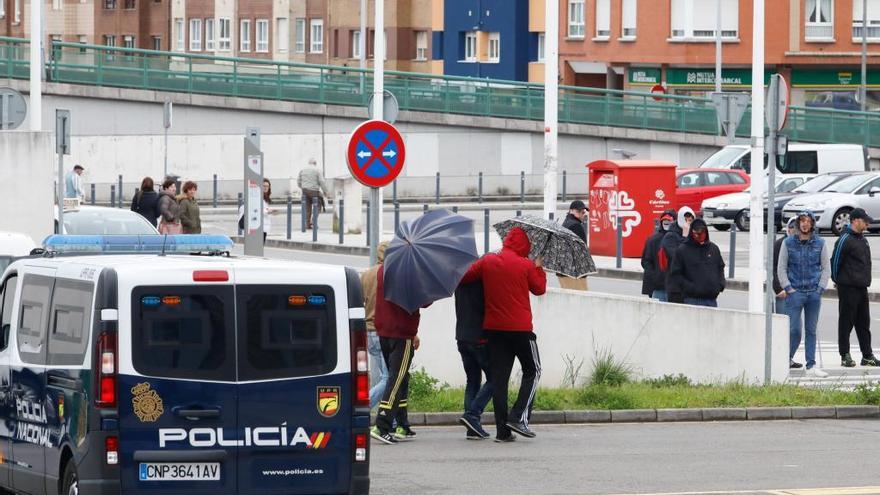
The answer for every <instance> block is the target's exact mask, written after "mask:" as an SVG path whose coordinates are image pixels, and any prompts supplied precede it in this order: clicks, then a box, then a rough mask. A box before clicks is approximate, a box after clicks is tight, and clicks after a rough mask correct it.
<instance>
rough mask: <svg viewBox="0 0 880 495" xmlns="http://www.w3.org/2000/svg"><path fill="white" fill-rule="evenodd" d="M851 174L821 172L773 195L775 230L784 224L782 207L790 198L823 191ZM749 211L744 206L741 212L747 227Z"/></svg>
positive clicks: (765, 221) (765, 223)
mask: <svg viewBox="0 0 880 495" xmlns="http://www.w3.org/2000/svg"><path fill="white" fill-rule="evenodd" d="M850 175H852V172H835V173H832V174H822V175H817V176H815V177H813V178H812V179H810V180H808V181H807V182H805V183H804V185H802V186H798V187H797V188H795V189H794V190H793V191H791V192H788V193H785V194H778V195H776V196H774V197H773V202H774V203H775V206H774V210H775V213H774V215H773V216H774V219H775V220H776V230H777V231H778V230H781V229H782V228H783V227H784V226H785V225H784V223H783V221H782V209H783V208H785V205H786V204H788V202H789V201H791V200H792V199H794V198H796V197H798V196H802V195H804V194H813V193H817V192H820V191H824V190H825V189H827V188H828V187H831V185H832V184H836V183H837V182H838V181H840V180H843V179H845V178H847V177H849V176H850ZM763 207H764V209H765V210H766V208H767V203H766V202H765V203H764V205H763ZM750 213H751V211H750V210H749V209H748V208H746V210H745V211H744V212H743V218H744V220H745V221H746V227H748V221H749V215H750ZM764 225H767V217H766V216H765V217H764Z"/></svg>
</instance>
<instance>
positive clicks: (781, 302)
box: [773, 218, 797, 315]
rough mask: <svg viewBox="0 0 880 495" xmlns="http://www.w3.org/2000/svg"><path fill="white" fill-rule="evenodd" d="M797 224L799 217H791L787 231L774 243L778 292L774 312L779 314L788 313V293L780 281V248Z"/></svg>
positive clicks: (774, 268) (774, 271)
mask: <svg viewBox="0 0 880 495" xmlns="http://www.w3.org/2000/svg"><path fill="white" fill-rule="evenodd" d="M796 224H797V218H789V219H788V224H787V225H786V227H785V233H784V234H783V235H782V236H781V237H780V238H779V239H776V242H774V243H773V293H774V294H776V301H775V302H776V304H775V306H776V307H775V308H774V311H773V312H774V313H776V314H778V315H784V314H786V313H785V297H786V295H787V294H786V292H785V290H784V289H783V288H782V284H781V283H779V250H780V249H781V248H782V243H783V242H785V239H787V238H789V237H791V236H793V235H794V232H795V225H796Z"/></svg>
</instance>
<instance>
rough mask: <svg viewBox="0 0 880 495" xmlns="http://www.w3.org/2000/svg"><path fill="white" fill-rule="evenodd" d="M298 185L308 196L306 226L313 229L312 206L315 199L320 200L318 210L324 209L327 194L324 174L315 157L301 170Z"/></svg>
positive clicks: (305, 195)
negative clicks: (322, 193)
mask: <svg viewBox="0 0 880 495" xmlns="http://www.w3.org/2000/svg"><path fill="white" fill-rule="evenodd" d="M296 185H297V186H299V188H300V190H301V191H302V197H303V198H306V226H307V227H308V228H309V229H311V228H312V227H313V225H312V206H313V203H314V201H315V199H317V200H318V208H319V210H318V212H319V213H320V212H321V210H323V209H324V196H322V195H321V192H322V191H323V192H324V195H326V194H327V184H325V183H324V176H323V175H322V174H321V171H320V170H318V162H317V161H316V160H315V159H314V158H310V159H309V166H308V167H306V168H304V169H302V170H300V171H299V176H298V177H297V179H296Z"/></svg>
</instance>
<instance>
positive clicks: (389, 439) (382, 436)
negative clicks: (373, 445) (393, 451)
mask: <svg viewBox="0 0 880 495" xmlns="http://www.w3.org/2000/svg"><path fill="white" fill-rule="evenodd" d="M370 436H371V437H373V438H375V439H376V440H378V441H380V442H382V443H385V444H388V445H394V444H396V443H398V442H397V439H396V438H394V435H392V434H391V433H390V432H387V433H382V432H381V431H379V427H377V426H374V427H373V428H372V429H370Z"/></svg>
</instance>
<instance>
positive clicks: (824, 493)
mask: <svg viewBox="0 0 880 495" xmlns="http://www.w3.org/2000/svg"><path fill="white" fill-rule="evenodd" d="M722 494H724V495H745V494H755V495H878V494H880V486H854V487H843V488H794V489H776V490H731V491H708V492H658V493H638V494H635V493H632V494H616V495H722Z"/></svg>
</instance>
